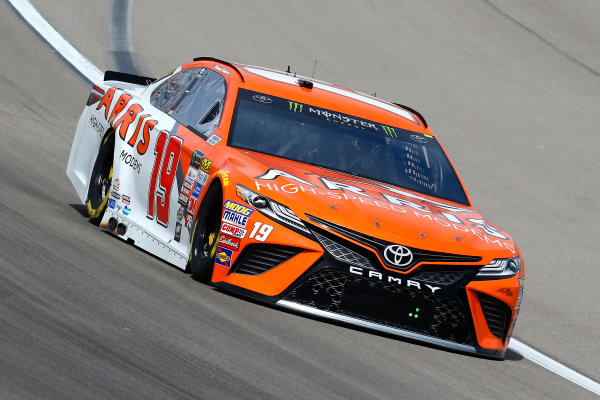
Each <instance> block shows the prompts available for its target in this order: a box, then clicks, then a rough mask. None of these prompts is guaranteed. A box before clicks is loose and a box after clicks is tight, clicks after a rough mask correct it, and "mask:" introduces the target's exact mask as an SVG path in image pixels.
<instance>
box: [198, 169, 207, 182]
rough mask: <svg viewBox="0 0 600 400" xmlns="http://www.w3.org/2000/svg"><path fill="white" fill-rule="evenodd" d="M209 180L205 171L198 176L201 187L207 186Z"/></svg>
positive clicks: (199, 172)
mask: <svg viewBox="0 0 600 400" xmlns="http://www.w3.org/2000/svg"><path fill="white" fill-rule="evenodd" d="M207 179H208V174H207V173H206V172H203V171H198V176H196V182H200V184H201V185H204V184H206V180H207Z"/></svg>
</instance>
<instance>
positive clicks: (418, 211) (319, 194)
mask: <svg viewBox="0 0 600 400" xmlns="http://www.w3.org/2000/svg"><path fill="white" fill-rule="evenodd" d="M243 153H244V158H246V157H247V158H246V159H245V160H244V164H245V167H246V168H245V169H246V171H244V172H245V173H244V175H246V176H247V177H248V178H249V179H250V180H252V181H253V182H251V183H250V182H246V184H247V185H248V188H249V189H252V190H254V191H256V192H258V193H261V194H263V195H265V196H268V197H270V198H271V199H273V200H276V201H278V202H280V203H282V204H285V205H286V206H288V207H289V208H290V209H291V210H292V211H293V212H294V213H295V214H296V215H297V216H298V217H300V218H301V219H303V220H305V221H309V222H312V223H315V219H314V218H312V219H311V217H317V218H318V219H321V220H325V221H328V222H330V223H334V224H337V225H340V226H343V227H345V228H349V229H352V230H354V231H357V232H360V233H362V234H366V235H369V236H373V237H377V238H379V239H382V240H385V241H388V242H393V243H398V244H403V245H405V246H410V247H414V248H420V249H425V250H431V251H440V252H446V253H453V254H464V255H477V256H481V257H483V258H488V256H489V257H492V258H496V257H503V256H506V257H510V256H513V255H515V254H516V249H515V244H514V242H513V240H512V238H511V237H510V236H509V235H508V233H506V232H505V231H503V230H501V229H500V228H498V227H496V226H494V225H492V224H491V223H490V222H488V221H486V220H485V219H484V218H483V216H482V215H481V214H480V213H479V212H478V211H477V210H475V209H473V208H472V207H469V206H465V205H462V204H458V203H453V202H450V201H446V200H443V199H439V198H436V197H432V196H426V195H423V194H420V193H417V192H414V191H410V190H408V189H404V188H401V187H398V186H393V185H390V184H387V183H383V182H378V181H374V180H371V179H366V178H362V177H358V176H354V175H348V174H344V173H340V172H337V171H333V170H328V169H324V168H320V167H316V166H313V165H309V164H305V163H300V162H295V161H291V160H285V159H281V158H278V157H273V156H267V155H264V154H260V153H253V152H243Z"/></svg>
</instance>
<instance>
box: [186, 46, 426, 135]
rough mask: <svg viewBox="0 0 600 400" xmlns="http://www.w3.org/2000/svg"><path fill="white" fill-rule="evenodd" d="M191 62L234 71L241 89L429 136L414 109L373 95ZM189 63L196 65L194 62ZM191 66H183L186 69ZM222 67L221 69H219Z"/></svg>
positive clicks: (248, 69)
mask: <svg viewBox="0 0 600 400" xmlns="http://www.w3.org/2000/svg"><path fill="white" fill-rule="evenodd" d="M195 60H197V62H201V63H202V64H203V66H205V63H208V67H209V68H212V69H216V70H217V71H220V72H221V73H224V74H225V75H228V76H232V75H231V73H230V72H229V70H230V69H232V68H233V69H235V72H236V73H237V74H239V77H240V78H241V79H240V82H239V86H240V87H241V88H244V89H248V90H252V91H257V92H261V93H264V94H268V95H272V96H278V97H283V98H286V99H290V100H295V101H297V102H300V103H304V104H311V105H314V106H318V107H321V108H326V109H329V110H332V111H337V112H341V113H345V114H349V115H352V116H355V117H360V118H364V119H368V120H372V121H375V122H379V123H382V124H385V125H391V126H395V127H398V128H401V129H406V130H410V131H414V132H421V133H427V134H429V135H433V132H431V130H430V129H429V128H428V127H427V125H426V122H425V121H424V118H423V117H422V116H421V115H420V114H418V113H417V112H415V111H414V110H412V109H407V108H403V107H400V106H399V105H397V104H393V103H390V102H387V101H384V100H381V99H379V98H376V97H374V96H370V95H367V94H364V93H360V92H357V91H354V90H351V89H348V88H345V87H342V86H338V85H334V84H331V83H328V82H323V81H320V80H316V79H311V78H307V77H303V76H300V75H296V74H292V73H288V72H283V71H277V70H273V69H268V68H263V67H256V66H251V65H246V64H236V63H228V62H225V61H221V60H218V59H214V58H210V57H204V58H197V59H195ZM217 63H218V64H221V66H220V65H218V64H217ZM193 64H196V62H195V63H193ZM191 66H192V65H186V67H191ZM215 67H216V68H215ZM224 68H225V70H223V69H224ZM234 75H235V74H234ZM300 80H304V81H308V82H311V83H312V88H310V89H309V88H307V87H301V86H300V83H299V81H300Z"/></svg>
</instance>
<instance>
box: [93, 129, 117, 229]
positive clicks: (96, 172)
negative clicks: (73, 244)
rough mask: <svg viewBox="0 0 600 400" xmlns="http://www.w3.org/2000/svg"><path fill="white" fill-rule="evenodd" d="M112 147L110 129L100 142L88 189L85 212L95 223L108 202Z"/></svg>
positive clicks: (112, 155)
mask: <svg viewBox="0 0 600 400" xmlns="http://www.w3.org/2000/svg"><path fill="white" fill-rule="evenodd" d="M114 148H115V134H114V131H113V130H110V131H108V132H107V133H106V135H105V136H104V139H102V143H101V144H100V149H99V150H98V156H97V157H96V162H95V163H94V168H93V169H92V176H91V177H90V187H89V189H88V196H87V202H86V205H87V212H88V216H89V217H90V221H91V222H92V223H93V224H95V225H99V224H100V221H101V220H102V217H103V216H104V212H105V211H106V204H107V203H108V197H109V193H110V187H111V184H112V172H113V157H114Z"/></svg>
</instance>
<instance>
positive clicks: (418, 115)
mask: <svg viewBox="0 0 600 400" xmlns="http://www.w3.org/2000/svg"><path fill="white" fill-rule="evenodd" d="M392 104H394V105H395V106H398V107H401V108H404V109H405V110H408V111H410V112H411V113H413V114H415V115H416V116H417V117H419V119H420V120H421V121H423V126H425V128H427V121H425V117H423V116H422V115H421V113H420V112H418V111H417V110H415V109H414V108H410V107H408V106H405V105H402V104H400V103H392Z"/></svg>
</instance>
